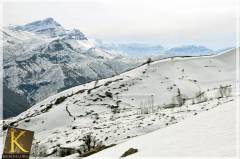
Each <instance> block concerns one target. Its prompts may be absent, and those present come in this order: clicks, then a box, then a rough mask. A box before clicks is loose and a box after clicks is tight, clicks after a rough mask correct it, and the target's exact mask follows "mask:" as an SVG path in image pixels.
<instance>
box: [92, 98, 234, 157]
mask: <svg viewBox="0 0 240 159" xmlns="http://www.w3.org/2000/svg"><path fill="white" fill-rule="evenodd" d="M236 124H237V123H236V102H234V101H231V102H227V103H224V104H223V105H222V106H220V107H218V108H215V109H214V110H211V111H208V112H205V113H202V114H200V115H198V116H195V117H193V118H190V119H187V120H185V121H183V122H181V123H177V124H174V125H172V126H169V127H167V128H165V129H160V130H157V131H155V132H153V133H149V134H147V135H143V136H139V137H136V138H134V139H131V140H129V141H127V142H125V143H122V144H119V145H117V146H114V147H112V148H109V149H107V150H104V151H101V152H99V153H97V154H95V155H92V156H90V157H88V158H89V159H90V158H91V159H94V158H96V159H100V158H104V159H108V158H109V159H110V158H111V159H114V158H115V159H119V158H120V156H121V155H122V154H123V153H124V152H125V151H127V150H128V149H129V148H135V149H138V152H137V153H135V154H132V155H129V156H127V157H125V158H138V159H140V158H154V157H157V158H161V157H190V156H191V157H220V156H221V157H234V156H235V155H236V144H237V140H236V139H237V138H236V135H237V134H236Z"/></svg>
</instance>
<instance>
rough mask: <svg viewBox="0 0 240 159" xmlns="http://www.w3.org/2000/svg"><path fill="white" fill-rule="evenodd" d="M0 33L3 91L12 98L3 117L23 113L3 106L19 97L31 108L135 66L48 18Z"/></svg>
mask: <svg viewBox="0 0 240 159" xmlns="http://www.w3.org/2000/svg"><path fill="white" fill-rule="evenodd" d="M0 33H1V34H2V35H3V69H4V87H6V88H8V89H9V90H10V91H13V92H14V93H15V94H16V96H15V95H14V96H10V94H9V96H4V109H5V111H4V117H9V116H11V115H17V114H18V113H20V112H21V111H20V112H19V111H17V110H20V109H15V110H16V111H12V114H9V113H7V112H9V110H10V109H12V110H14V109H13V107H12V106H11V105H9V104H8V103H7V101H8V100H10V99H11V100H12V99H14V98H17V96H22V98H26V99H27V102H28V104H29V105H32V104H35V103H36V102H39V101H41V100H43V99H45V98H46V97H49V96H51V95H54V94H57V93H58V92H60V91H63V90H65V89H68V88H71V87H73V86H77V85H80V84H84V83H87V82H90V81H93V80H98V79H102V78H107V77H112V76H115V75H118V74H120V73H122V72H124V71H126V70H127V69H129V68H133V67H135V66H136V65H137V62H136V61H134V60H133V59H129V58H126V57H125V56H122V55H116V54H111V53H109V52H106V51H104V50H103V49H101V48H98V47H96V46H95V45H94V44H93V43H91V42H90V41H89V40H88V39H87V37H86V36H85V35H84V34H83V33H82V32H81V31H80V30H78V29H73V30H67V29H65V28H64V27H63V26H61V25H60V24H59V23H58V22H56V21H55V20H54V19H52V18H47V19H43V20H39V21H35V22H32V23H29V24H26V25H21V26H8V27H5V28H3V30H1V31H0ZM11 95H13V94H11ZM21 105H22V104H21ZM15 107H17V106H15Z"/></svg>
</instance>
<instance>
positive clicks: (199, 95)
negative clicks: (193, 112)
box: [195, 91, 208, 103]
mask: <svg viewBox="0 0 240 159" xmlns="http://www.w3.org/2000/svg"><path fill="white" fill-rule="evenodd" d="M195 100H196V102H195V103H202V102H206V101H207V100H208V99H207V97H206V95H205V92H202V91H198V92H197V93H196V95H195Z"/></svg>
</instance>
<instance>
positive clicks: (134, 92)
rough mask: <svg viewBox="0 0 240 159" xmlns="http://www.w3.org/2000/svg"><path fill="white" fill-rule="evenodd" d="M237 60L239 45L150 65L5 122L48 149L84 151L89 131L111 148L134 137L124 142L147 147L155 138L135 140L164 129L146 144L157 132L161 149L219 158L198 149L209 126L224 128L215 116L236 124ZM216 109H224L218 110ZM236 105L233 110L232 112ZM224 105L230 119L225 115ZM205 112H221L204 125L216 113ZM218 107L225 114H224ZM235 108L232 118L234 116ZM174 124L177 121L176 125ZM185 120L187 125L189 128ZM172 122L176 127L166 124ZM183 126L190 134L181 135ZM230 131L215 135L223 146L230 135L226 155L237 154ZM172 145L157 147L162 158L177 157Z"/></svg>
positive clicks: (49, 101) (44, 103)
mask: <svg viewBox="0 0 240 159" xmlns="http://www.w3.org/2000/svg"><path fill="white" fill-rule="evenodd" d="M235 58H236V57H235V50H232V51H229V52H226V53H224V54H221V55H216V56H206V57H191V58H186V57H175V58H168V59H164V60H160V61H156V62H152V63H150V64H145V65H143V66H141V67H138V68H136V69H133V70H131V71H128V72H126V73H123V74H121V75H118V76H115V77H112V78H108V79H104V80H99V81H94V82H91V83H88V84H84V85H80V86H77V87H74V88H71V89H69V90H66V91H63V92H61V93H59V94H57V95H54V96H52V97H49V98H48V99H46V100H44V101H42V102H40V103H38V104H36V105H35V106H33V107H32V108H30V109H29V110H27V111H25V112H23V113H22V114H20V115H19V116H17V117H15V118H12V119H9V120H6V121H4V125H5V126H6V125H11V126H16V127H20V128H25V129H29V130H33V131H35V140H34V143H38V144H41V145H45V146H46V147H47V148H48V152H47V153H51V152H53V151H54V150H57V149H59V147H67V148H79V146H80V145H81V144H82V143H81V141H80V140H81V139H82V137H83V136H84V135H86V134H88V133H92V135H93V136H96V137H97V138H98V139H99V140H101V141H102V142H103V144H104V145H111V144H120V143H123V142H125V141H128V140H129V142H126V143H123V145H124V144H126V145H127V144H128V143H130V144H131V143H133V144H134V143H135V140H136V144H138V143H139V144H140V141H141V140H143V142H144V141H145V140H148V139H147V138H148V135H147V136H141V137H139V138H135V139H133V140H130V139H131V138H134V137H136V136H140V135H144V134H147V133H149V132H152V131H154V130H158V129H160V130H158V131H157V132H156V133H155V132H154V133H152V134H149V135H150V138H149V142H145V143H146V146H150V145H149V144H151V142H150V141H152V140H153V138H151V137H152V136H153V137H154V136H156V137H158V134H159V138H157V140H155V143H156V144H158V143H159V144H161V145H159V146H160V147H164V144H166V146H170V147H171V146H172V147H173V149H172V150H171V151H172V152H174V153H176V155H193V154H194V153H195V152H196V154H199V155H202V156H204V155H211V156H214V155H215V154H216V152H215V150H214V147H212V148H211V147H209V149H208V150H209V151H206V152H205V153H206V154H205V153H204V152H203V151H202V152H200V150H199V149H200V148H201V147H203V144H204V142H205V140H207V138H205V137H204V133H205V132H206V135H208V132H209V131H210V130H209V128H213V131H212V133H213V134H214V131H218V130H219V131H220V127H219V126H220V125H218V124H217V123H216V127H212V125H211V124H212V123H213V122H214V121H216V120H219V119H222V121H223V122H221V124H223V123H226V122H227V121H228V120H229V122H231V123H229V124H227V125H226V128H227V129H234V128H235V127H234V125H235V124H234V123H232V122H233V121H232V119H231V117H232V118H233V117H234V114H235V111H234V110H235V107H234V103H235V77H236V76H235V71H236V68H235ZM221 87H227V88H229V89H228V90H227V93H226V94H225V95H223V96H221V93H220V92H221V91H220V90H221ZM199 94H201V96H200V95H199ZM179 97H181V99H184V101H185V102H184V103H183V105H182V106H179V100H178V99H179ZM228 105H230V106H228ZM215 107H219V108H216V110H211V109H213V108H214V109H215ZM230 107H231V109H233V110H231V111H230V110H229V109H230ZM222 109H223V110H222ZM224 110H226V113H227V114H226V116H225V115H224V114H221V112H222V111H224ZM206 111H209V113H210V112H211V113H212V114H215V115H213V118H212V119H211V121H209V123H206V125H205V126H206V127H205V126H204V124H202V123H198V121H199V122H204V120H203V119H202V118H204V116H207V117H208V118H210V116H211V115H208V114H209V113H208V112H207V113H203V114H202V115H201V116H199V117H198V115H199V114H200V113H202V112H206ZM218 111H220V113H219V115H218V114H217V113H218ZM211 113H210V114H211ZM231 113H233V114H232V116H231V115H229V114H231ZM227 115H229V116H227ZM186 118H192V120H190V119H189V120H188V121H187V120H186V123H182V124H181V122H182V120H184V119H186ZM225 118H226V120H225ZM176 123H180V124H176ZM227 123H228V122H227ZM172 124H175V125H173V126H171V125H172ZM184 124H187V126H186V129H185V130H184V127H185V126H184ZM190 125H192V127H193V128H191V126H190ZM168 126H169V128H164V127H168ZM197 126H199V127H197ZM162 128H164V129H162ZM222 128H223V129H225V127H222ZM173 129H176V131H174V130H173ZM198 130H199V131H201V133H199V134H202V135H203V137H202V138H200V137H201V136H197V134H198V133H196V132H197V131H198ZM182 131H185V133H179V132H182ZM226 131H227V130H226ZM226 131H224V130H223V132H222V133H221V132H220V133H219V134H216V136H215V137H216V138H214V137H213V138H212V139H213V140H214V139H216V143H219V144H224V143H225V142H227V141H228V140H229V139H230V140H229V141H228V143H227V144H228V145H232V146H229V147H227V146H226V150H222V152H221V153H219V155H220V156H225V155H228V156H229V155H230V156H232V155H233V153H234V150H233V148H232V147H233V145H234V143H233V142H232V140H233V139H234V132H229V135H231V134H233V136H232V137H230V138H228V137H229V136H228V135H227V134H225V135H224V136H223V140H222V141H221V140H219V137H220V136H221V134H224V133H227V132H226ZM168 132H169V133H171V134H169V137H167V136H168V134H167V133H168ZM188 135H189V140H188V141H183V140H184V138H183V139H180V138H181V137H187V136H188ZM191 135H195V136H193V137H194V138H191V137H190V136H191ZM209 135H211V134H209ZM162 137H164V139H162ZM198 137H199V138H198ZM207 137H209V136H207ZM141 138H143V139H141ZM138 139H139V140H138ZM192 139H194V140H195V142H196V143H195V144H196V145H199V146H201V147H200V148H199V149H198V148H197V147H192V144H193V143H194V140H192ZM198 139H201V140H198ZM162 140H163V141H164V142H162ZM131 141H132V142H131ZM174 141H177V143H178V144H184V143H186V145H185V146H184V145H181V147H182V150H189V151H192V152H182V153H181V152H180V151H177V150H175V149H174V148H176V147H174V145H172V144H171V143H173V142H174ZM209 141H211V140H209ZM180 142H183V143H180ZM206 142H207V141H206ZM155 143H154V144H155ZM142 146H143V147H137V148H139V150H142V149H145V147H144V146H145V145H142ZM210 146H214V145H210ZM116 148H118V146H117V147H116ZM125 148H127V147H124V146H123V148H122V149H121V144H120V145H119V153H116V155H114V156H113V157H117V156H118V157H119V155H120V153H122V152H123V151H126V149H125ZM224 148H225V147H224ZM149 149H150V147H149ZM149 149H146V151H140V152H139V153H136V154H135V155H136V156H138V155H140V157H141V156H148V155H150V153H151V150H149ZM114 150H115V147H112V148H110V149H109V150H106V151H102V152H101V153H106V155H108V152H109V155H111V154H112V153H114ZM116 150H117V149H116ZM120 150H121V151H120ZM153 150H155V151H156V150H157V147H155V148H154V147H153ZM166 150H167V149H163V151H160V149H158V152H157V153H156V155H158V153H159V155H160V154H161V155H167V156H171V154H169V153H168V154H167V151H166ZM198 150H199V152H198V153H197V151H198ZM218 150H219V149H218ZM171 151H170V150H169V152H171ZM99 154H100V153H99ZM54 155H55V154H53V155H52V156H54ZM135 155H133V156H135ZM153 155H154V154H153Z"/></svg>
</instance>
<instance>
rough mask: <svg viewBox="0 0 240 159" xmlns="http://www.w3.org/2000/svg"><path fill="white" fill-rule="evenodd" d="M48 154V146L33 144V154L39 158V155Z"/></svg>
mask: <svg viewBox="0 0 240 159" xmlns="http://www.w3.org/2000/svg"><path fill="white" fill-rule="evenodd" d="M46 155H47V147H46V145H43V144H33V145H32V148H31V156H32V157H35V158H38V157H45V156H46Z"/></svg>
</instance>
